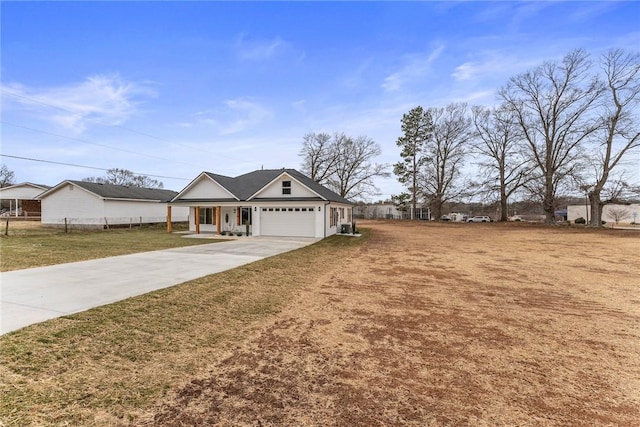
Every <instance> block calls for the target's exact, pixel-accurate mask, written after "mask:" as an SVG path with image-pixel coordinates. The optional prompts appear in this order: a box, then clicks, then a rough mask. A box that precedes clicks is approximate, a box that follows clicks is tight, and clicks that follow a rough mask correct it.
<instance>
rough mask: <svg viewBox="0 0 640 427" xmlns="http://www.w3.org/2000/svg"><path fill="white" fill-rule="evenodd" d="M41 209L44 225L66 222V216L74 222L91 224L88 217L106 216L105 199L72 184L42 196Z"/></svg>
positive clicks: (95, 218)
mask: <svg viewBox="0 0 640 427" xmlns="http://www.w3.org/2000/svg"><path fill="white" fill-rule="evenodd" d="M41 209H42V215H41V218H42V219H41V221H42V224H44V225H47V224H49V225H54V224H56V225H60V224H64V219H65V218H67V221H68V222H70V223H73V224H90V223H91V222H87V219H88V218H92V219H94V220H97V219H99V218H103V217H104V202H103V200H102V199H101V198H99V197H96V196H95V195H93V194H91V193H89V192H87V191H85V190H83V189H81V188H78V187H75V186H73V185H71V184H66V185H65V186H63V187H61V188H59V189H58V190H57V191H55V192H53V193H50V194H49V195H47V196H46V197H44V198H42V201H41ZM93 223H95V222H93ZM101 224H104V220H103V222H101Z"/></svg>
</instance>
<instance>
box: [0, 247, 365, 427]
mask: <svg viewBox="0 0 640 427" xmlns="http://www.w3.org/2000/svg"><path fill="white" fill-rule="evenodd" d="M362 241H363V239H353V238H349V237H334V238H330V239H325V240H324V241H322V242H319V243H318V244H315V245H312V246H309V247H305V248H302V249H300V250H297V251H293V252H289V253H285V254H282V255H280V256H277V257H273V258H269V259H265V260H262V261H258V262H255V263H252V264H249V265H246V266H243V267H240V268H236V269H234V270H231V271H227V272H223V273H219V274H215V275H212V276H208V277H204V278H201V279H198V280H194V281H191V282H187V283H185V284H182V285H179V286H175V287H171V288H167V289H163V290H160V291H157V292H153V293H150V294H147V295H143V296H140V297H135V298H130V299H128V300H125V301H122V302H119V303H115V304H111V305H107V306H103V307H99V308H96V309H93V310H89V311H86V312H83V313H79V314H76V315H72V316H64V317H62V318H58V319H54V320H51V321H47V322H44V323H40V324H37V325H33V326H29V327H27V328H24V329H22V330H20V331H17V332H15V333H10V334H7V335H4V336H2V337H0V425H2V426H27V425H74V426H76V425H77V426H80V425H82V426H87V425H104V426H112V425H122V424H125V423H127V422H129V421H132V420H136V419H138V416H139V415H140V413H141V412H142V410H143V409H145V408H148V407H152V406H153V404H154V403H155V402H157V401H159V400H161V399H162V397H163V396H164V395H165V394H166V393H167V392H168V391H170V390H172V389H177V388H178V387H180V386H183V385H185V384H186V383H188V382H189V381H190V380H191V378H193V377H197V376H204V375H206V373H207V370H208V369H209V368H210V364H211V363H214V362H215V361H216V360H221V359H222V358H224V357H225V356H228V355H229V354H231V353H232V351H233V348H234V346H235V345H237V344H238V343H240V342H242V341H244V340H246V339H248V338H249V337H250V336H252V334H253V333H254V332H255V331H256V330H257V328H259V327H260V326H261V325H262V324H263V323H264V322H265V321H266V320H268V319H270V318H272V316H273V315H274V314H275V313H277V312H279V311H280V310H281V308H282V307H283V306H285V305H286V304H288V303H289V302H290V300H291V298H292V297H293V296H294V295H295V293H296V292H298V291H299V289H301V288H302V287H304V286H305V285H307V284H308V283H315V282H316V280H317V279H318V277H319V276H320V275H321V274H322V272H323V268H322V266H323V265H331V264H332V263H333V262H334V257H336V256H338V257H346V256H348V254H349V252H350V250H351V248H352V247H354V246H357V245H358V244H360V243H361V242H362Z"/></svg>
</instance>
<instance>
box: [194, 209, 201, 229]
mask: <svg viewBox="0 0 640 427" xmlns="http://www.w3.org/2000/svg"><path fill="white" fill-rule="evenodd" d="M195 217H196V234H200V206H196V214H195Z"/></svg>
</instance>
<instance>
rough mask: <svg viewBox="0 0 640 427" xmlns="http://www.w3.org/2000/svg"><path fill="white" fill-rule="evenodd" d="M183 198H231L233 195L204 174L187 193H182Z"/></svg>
mask: <svg viewBox="0 0 640 427" xmlns="http://www.w3.org/2000/svg"><path fill="white" fill-rule="evenodd" d="M180 198H181V199H231V198H233V196H232V195H231V194H229V193H228V192H227V191H226V190H225V189H224V188H222V187H221V186H220V185H218V184H217V183H215V182H214V181H212V180H211V179H210V178H209V177H207V176H203V177H202V179H201V180H200V181H198V182H197V183H195V184H194V185H193V187H191V188H190V189H189V190H187V192H186V193H184V194H181V195H180Z"/></svg>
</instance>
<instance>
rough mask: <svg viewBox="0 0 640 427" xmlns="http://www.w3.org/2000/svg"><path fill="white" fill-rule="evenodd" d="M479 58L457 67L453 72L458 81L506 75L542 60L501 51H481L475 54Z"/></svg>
mask: <svg viewBox="0 0 640 427" xmlns="http://www.w3.org/2000/svg"><path fill="white" fill-rule="evenodd" d="M474 56H475V57H476V58H477V59H475V60H472V61H467V62H464V63H462V64H460V65H458V66H457V67H455V70H454V72H453V73H452V74H451V75H452V76H453V78H454V79H456V80H457V81H472V80H476V79H482V78H484V77H486V76H496V75H505V76H508V75H509V73H512V72H517V71H520V70H522V69H523V68H526V67H527V66H529V65H531V66H533V65H536V64H538V63H539V62H540V61H541V60H538V59H537V58H535V57H528V58H527V59H526V60H525V59H523V58H520V57H516V55H513V54H504V53H502V52H499V51H487V52H480V53H477V54H475V55H474Z"/></svg>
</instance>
